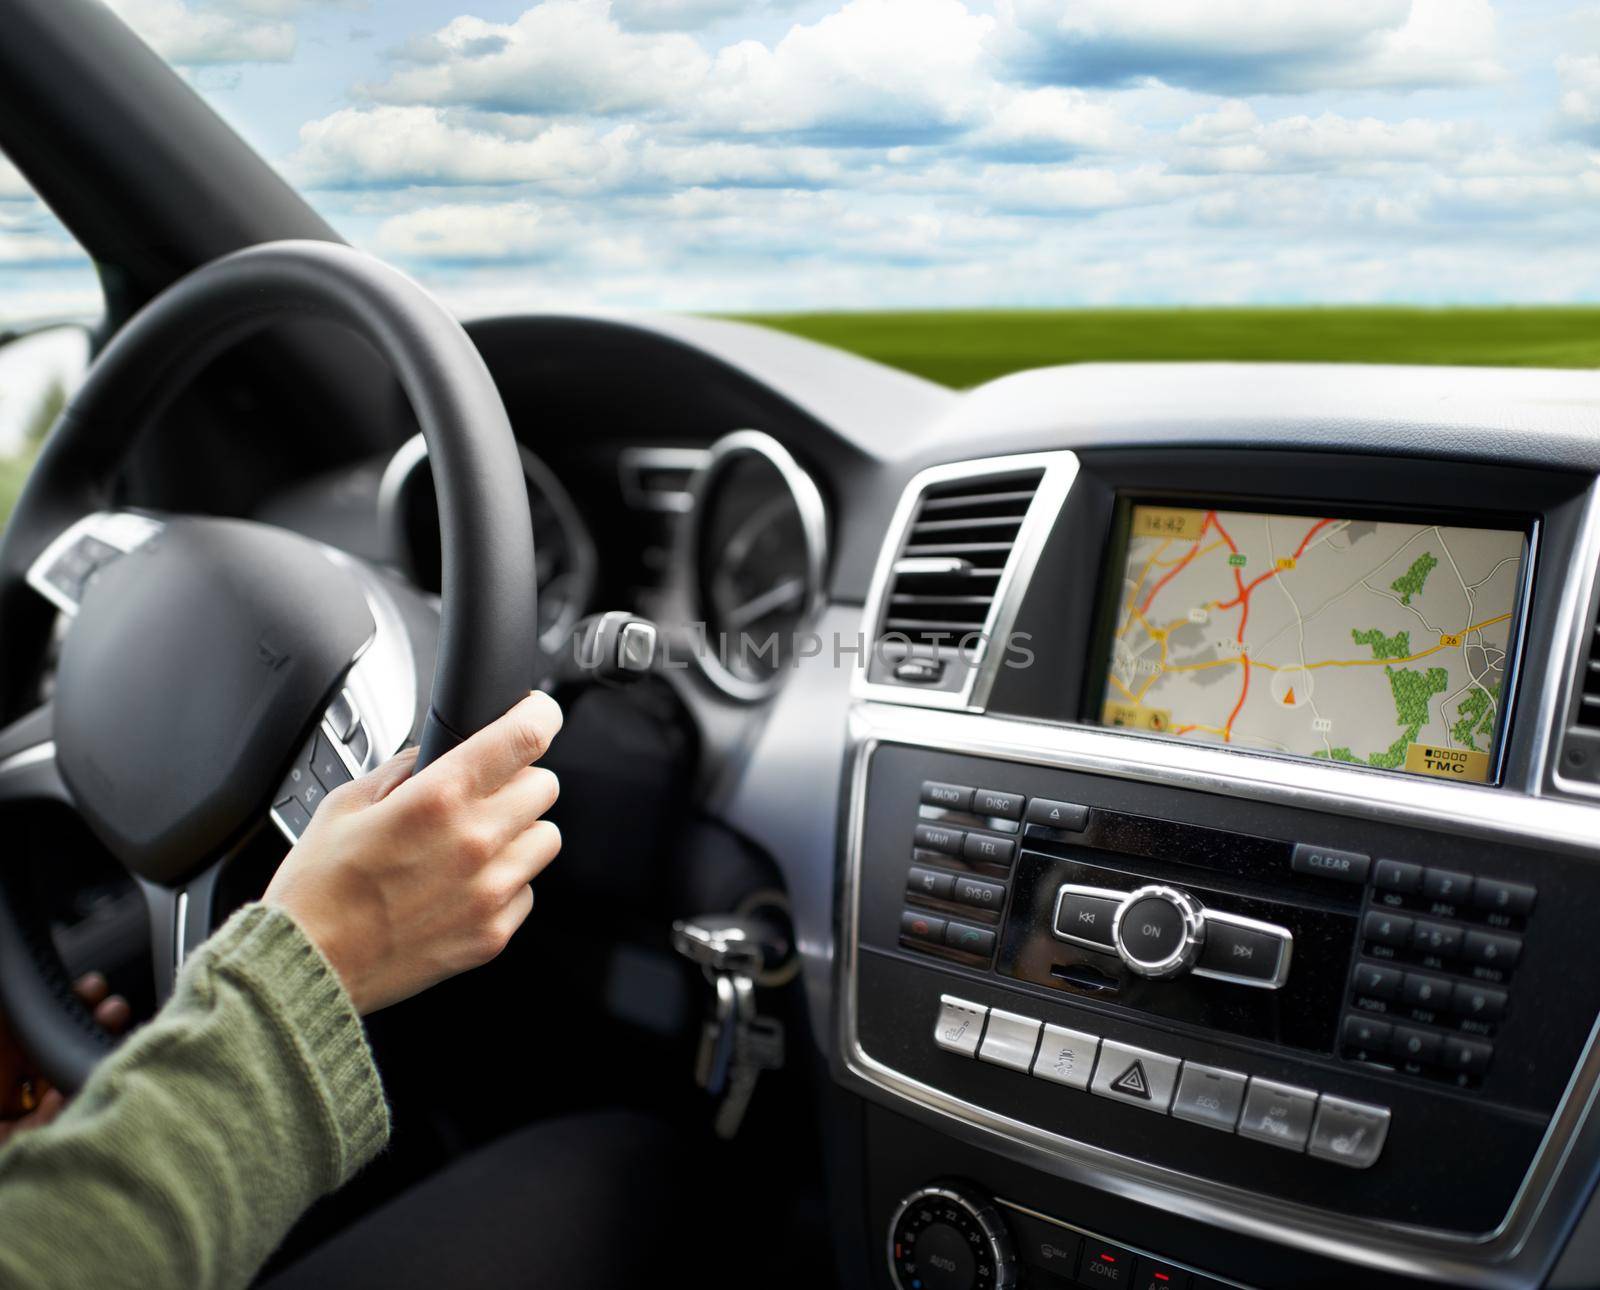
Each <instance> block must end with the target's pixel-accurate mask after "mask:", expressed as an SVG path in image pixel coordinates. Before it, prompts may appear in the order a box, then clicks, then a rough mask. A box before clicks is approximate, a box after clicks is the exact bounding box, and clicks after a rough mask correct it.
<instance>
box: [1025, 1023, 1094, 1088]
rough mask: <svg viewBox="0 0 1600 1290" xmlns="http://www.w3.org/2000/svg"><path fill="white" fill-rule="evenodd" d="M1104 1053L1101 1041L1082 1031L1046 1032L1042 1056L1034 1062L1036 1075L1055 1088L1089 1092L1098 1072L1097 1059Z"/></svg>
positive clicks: (1054, 1028)
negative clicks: (1094, 1076)
mask: <svg viewBox="0 0 1600 1290" xmlns="http://www.w3.org/2000/svg"><path fill="white" fill-rule="evenodd" d="M1099 1051H1100V1040H1099V1038H1098V1037H1097V1036H1095V1035H1086V1034H1084V1033H1083V1031H1081V1030H1068V1029H1067V1028H1066V1027H1065V1026H1050V1025H1047V1026H1045V1028H1044V1037H1043V1038H1042V1039H1040V1041H1039V1055H1038V1056H1037V1057H1035V1058H1034V1059H1033V1073H1034V1075H1036V1076H1038V1078H1040V1079H1047V1080H1049V1081H1050V1082H1051V1083H1053V1084H1064V1085H1066V1086H1067V1087H1068V1088H1076V1089H1087V1088H1088V1087H1089V1076H1090V1074H1091V1073H1092V1072H1093V1070H1094V1059H1095V1055H1096V1054H1097V1053H1098V1052H1099Z"/></svg>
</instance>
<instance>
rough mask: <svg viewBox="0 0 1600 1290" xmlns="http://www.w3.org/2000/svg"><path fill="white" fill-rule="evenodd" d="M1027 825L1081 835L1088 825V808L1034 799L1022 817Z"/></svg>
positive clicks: (1070, 803)
mask: <svg viewBox="0 0 1600 1290" xmlns="http://www.w3.org/2000/svg"><path fill="white" fill-rule="evenodd" d="M1023 818H1024V820H1025V822H1026V823H1028V824H1036V825H1038V826H1039V827H1040V828H1042V829H1055V830H1056V831H1058V832H1061V833H1081V832H1082V831H1083V829H1084V826H1085V825H1087V824H1088V823H1089V808H1088V807H1087V806H1080V805H1078V804H1077V803H1076V802H1057V801H1053V800H1052V799H1050V798H1048V797H1035V798H1034V799H1033V800H1032V801H1030V802H1029V803H1028V813H1027V815H1026V816H1024V817H1023Z"/></svg>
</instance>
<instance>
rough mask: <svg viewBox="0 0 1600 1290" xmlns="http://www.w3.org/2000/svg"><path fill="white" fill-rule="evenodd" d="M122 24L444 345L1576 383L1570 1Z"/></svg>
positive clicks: (1592, 136)
mask: <svg viewBox="0 0 1600 1290" xmlns="http://www.w3.org/2000/svg"><path fill="white" fill-rule="evenodd" d="M113 7H115V8H117V9H118V10H119V11H120V12H121V13H122V14H123V16H124V17H125V18H126V19H127V20H128V21H129V22H130V23H131V24H132V25H133V26H134V27H135V28H136V29H137V30H138V31H139V32H140V33H141V34H142V35H143V36H144V37H145V38H146V39H147V40H148V41H149V42H151V43H152V44H153V45H154V46H155V47H156V48H157V49H158V50H159V51H160V52H162V53H163V54H164V55H165V56H166V57H167V58H168V59H169V60H170V61H172V62H173V63H174V64H176V65H177V66H178V67H179V68H180V69H181V70H182V72H183V74H184V75H185V76H186V77H188V79H189V80H190V81H191V82H192V83H193V84H194V86H195V87H196V88H197V89H198V90H199V91H200V92H201V93H202V94H203V95H205V97H206V98H207V99H208V100H209V101H210V102H211V103H212V104H213V105H214V106H215V107H216V108H217V109H218V110H219V111H220V112H221V114H222V115H223V116H224V117H225V118H227V119H228V120H229V121H230V122H231V123H232V124H233V125H234V126H235V127H237V128H238V129H239V130H240V131H241V132H242V133H243V134H244V135H245V136H246V138H248V139H249V140H250V141H251V142H252V143H253V144H254V145H255V146H256V147H257V148H258V149H259V150H260V151H261V152H262V153H263V154H264V155H265V156H266V157H267V158H268V159H269V160H271V161H272V162H273V163H274V164H275V165H276V166H277V167H278V168H279V169H280V170H281V171H282V172H283V173H284V174H285V175H286V176H287V177H288V178H289V179H290V180H291V181H292V182H293V183H294V184H295V185H296V186H297V187H299V188H300V189H301V190H302V191H303V192H305V193H306V194H307V195H308V197H309V199H310V200H311V202H312V203H313V204H314V205H315V206H316V207H317V208H318V209H319V210H320V211H321V212H322V213H323V214H324V215H325V216H326V217H327V218H328V219H329V220H330V221H331V222H332V223H333V224H334V225H335V226H336V227H337V228H339V229H340V230H341V231H342V232H343V233H344V234H345V235H346V236H347V237H349V238H350V239H351V240H352V241H354V242H355V243H356V244H358V245H360V246H363V247H366V248H368V249H370V250H372V251H374V252H376V253H378V254H380V255H382V256H384V257H386V258H388V259H390V260H392V261H394V262H396V263H398V264H400V265H402V266H403V267H404V268H406V269H407V270H409V271H410V272H411V273H413V274H414V275H416V276H417V277H419V278H420V279H421V280H422V281H423V282H424V283H425V284H427V285H428V286H430V287H432V288H433V289H435V290H436V291H438V292H439V293H440V294H441V295H442V296H443V297H444V298H445V299H446V300H447V302H448V303H450V304H451V305H453V306H454V307H456V308H457V309H459V310H461V311H462V312H464V313H468V314H481V313H485V312H503V311H523V312H525V311H530V310H539V309H545V308H564V307H591V306H602V307H624V308H647V309H659V308H667V309H677V310H695V311H707V312H725V313H736V314H744V313H757V314H761V315H764V316H771V315H779V317H776V318H774V319H772V320H773V321H776V322H778V323H779V324H780V325H784V326H788V327H791V328H794V329H796V330H800V331H803V332H806V333H808V334H812V335H816V336H818V337H820V338H822V339H825V340H828V341H831V342H833V343H837V344H843V345H846V346H849V347H852V348H856V349H859V350H862V351H864V352H868V353H872V354H874V355H876V356H878V357H882V358H886V359H887V360H888V361H891V362H898V363H900V364H901V365H903V366H908V367H911V368H913V369H916V370H922V371H925V372H927V374H929V375H933V376H936V377H937V378H938V379H942V380H947V381H949V382H950V383H952V384H968V383H971V382H972V381H975V380H979V379H983V378H985V377H987V376H992V375H994V374H996V373H997V372H998V371H1003V370H1010V369H1012V368H1016V367H1024V366H1031V365H1037V364H1039V363H1046V362H1060V361H1067V360H1074V359H1078V360H1081V359H1094V358H1127V357H1155V358H1284V359H1293V358H1306V359H1371V360H1378V361H1388V362H1394V361H1401V362H1406V361H1417V362H1436V361H1446V362H1490V363H1515V364H1548V365H1591V364H1593V363H1595V362H1596V361H1597V359H1600V316H1597V315H1595V314H1592V313H1590V312H1589V310H1588V309H1587V308H1566V309H1562V308H1554V306H1574V305H1577V306H1583V305H1586V303H1587V302H1589V301H1592V300H1594V299H1595V298H1596V296H1597V295H1600V238H1597V236H1596V234H1597V233H1600V52H1595V51H1600V9H1597V8H1596V7H1595V6H1594V5H1592V4H1557V3H1536V2H1529V0H1523V2H1519V3H1516V4H1509V3H1505V4H1490V3H1488V2H1487V0H1348V2H1347V3H1345V4H1340V5H1311V4H1306V3H1303V0H1250V2H1249V3H1243V2H1242V0H1213V2H1212V3H1209V4H1205V5H1193V4H1175V3H1170V2H1168V0H1077V2H1076V3H1072V4H1063V3H1052V2H1049V0H847V2H846V3H837V2H831V0H830V2H824V3H804V2H799V3H797V2H794V0H543V2H542V3H537V4H532V5H529V4H527V3H525V2H523V3H499V2H496V0H448V2H445V0H438V2H436V0H407V2H405V3H382V4H377V3H363V2H362V0H210V2H209V3H202V2H201V0H113ZM71 271H72V266H66V267H63V268H62V269H61V270H59V273H60V274H61V275H63V276H64V275H66V274H68V273H70V272H71ZM57 272H58V271H57V270H56V269H54V268H52V267H51V264H50V262H49V260H48V259H47V258H46V259H44V260H41V261H39V262H38V266H37V268H36V269H34V270H33V271H32V273H33V278H32V281H33V290H34V291H35V292H37V293H39V298H40V299H49V298H50V297H49V290H50V289H53V288H51V287H50V284H52V283H54V282H55V281H56V276H57ZM1173 306H1184V307H1185V309H1184V310H1183V311H1181V312H1175V311H1174V310H1173V308H1172V307H1173ZM1219 306H1220V307H1224V308H1222V309H1219V308H1218V307H1219ZM1312 306H1339V307H1340V308H1334V309H1328V308H1322V309H1316V310H1314V311H1308V308H1309V307H1312ZM1462 306H1470V307H1473V308H1471V309H1467V310H1463V309H1462V308H1461V307H1462ZM1507 306H1539V308H1516V309H1508V308H1506V307H1507ZM1397 307H1411V310H1412V311H1411V312H1407V311H1406V310H1405V309H1403V308H1397ZM885 310H888V311H895V312H894V313H893V314H892V316H889V317H885V316H884V313H883V311H885ZM974 310H978V311H994V310H1000V311H1004V312H1002V313H1000V314H998V315H994V314H989V313H985V315H984V316H983V317H981V318H974V317H973V316H972V315H971V314H970V313H963V312H961V311H974ZM1062 310H1069V311H1071V312H1059V311H1062ZM1086 310H1088V311H1089V312H1085V311H1086ZM1094 310H1110V311H1114V312H1093V311H1094ZM1285 310H1287V311H1288V312H1285ZM900 311H918V312H916V313H914V314H913V315H912V316H906V315H904V314H903V313H901V312H900ZM927 311H932V312H931V313H930V312H927ZM1017 311H1023V312H1017ZM1039 311H1046V312H1039ZM796 314H804V315H807V316H806V317H793V316H792V315H796ZM815 315H825V316H815Z"/></svg>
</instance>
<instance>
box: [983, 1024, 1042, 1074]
mask: <svg viewBox="0 0 1600 1290" xmlns="http://www.w3.org/2000/svg"><path fill="white" fill-rule="evenodd" d="M1039 1030H1040V1023H1039V1022H1037V1021H1035V1020H1034V1019H1033V1018H1032V1017H1023V1016H1019V1015H1018V1014H1017V1013H1015V1012H1002V1011H1001V1010H1000V1009H999V1008H991V1009H990V1010H989V1028H988V1029H987V1030H985V1031H984V1032H983V1046H982V1047H980V1048H979V1049H978V1060H979V1061H981V1062H990V1063H992V1064H993V1065H995V1066H1009V1067H1010V1068H1011V1069H1012V1070H1014V1071H1021V1072H1022V1073H1023V1074H1024V1075H1026V1074H1027V1073H1028V1069H1029V1068H1030V1067H1031V1066H1032V1065H1033V1054H1034V1050H1035V1049H1036V1048H1038V1046H1039Z"/></svg>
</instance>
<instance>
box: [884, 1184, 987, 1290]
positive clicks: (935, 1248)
mask: <svg viewBox="0 0 1600 1290" xmlns="http://www.w3.org/2000/svg"><path fill="white" fill-rule="evenodd" d="M889 1275H890V1276H892V1277H893V1278H894V1283H895V1285H896V1286H898V1287H899V1290H1012V1287H1014V1286H1015V1285H1016V1284H1017V1257H1016V1253H1015V1251H1014V1250H1013V1249H1012V1246H1011V1235H1010V1233H1009V1232H1007V1231H1006V1226H1005V1223H1004V1222H1003V1221H1002V1220H1001V1218H1000V1211H999V1210H998V1209H996V1208H995V1206H994V1203H993V1202H992V1201H989V1200H986V1199H985V1198H983V1197H982V1196H980V1195H978V1194H977V1193H975V1192H973V1191H971V1190H970V1189H968V1188H966V1187H963V1186H961V1185H959V1184H955V1183H940V1184H936V1185H934V1186H931V1187H921V1188H918V1189H917V1190H916V1191H914V1192H912V1193H911V1195H909V1196H907V1197H906V1198H905V1199H904V1200H903V1201H901V1202H900V1207H899V1208H898V1209H896V1210H895V1212H894V1217H893V1218H892V1219H891V1220H890V1221H889Z"/></svg>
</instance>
